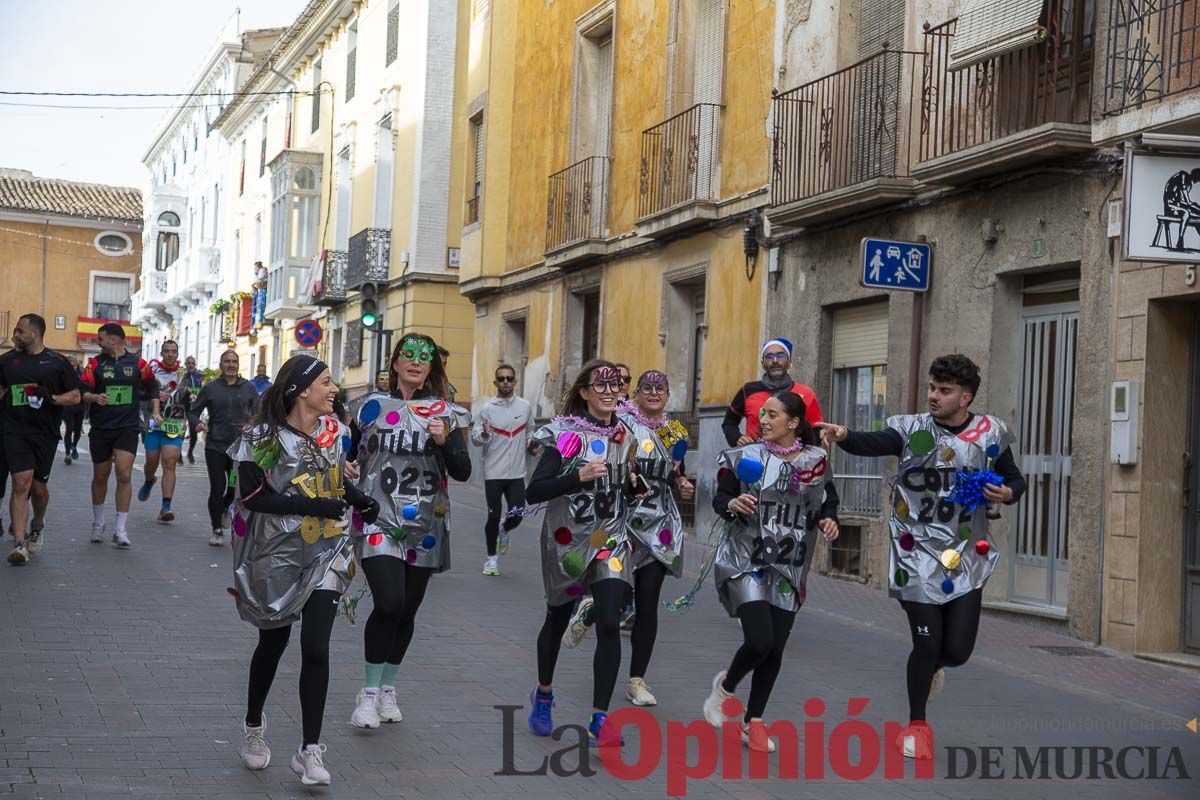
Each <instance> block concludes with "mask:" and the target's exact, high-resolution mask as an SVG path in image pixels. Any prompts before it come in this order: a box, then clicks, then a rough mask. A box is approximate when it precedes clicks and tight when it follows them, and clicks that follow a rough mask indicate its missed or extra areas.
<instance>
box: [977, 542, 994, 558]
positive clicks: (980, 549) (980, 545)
mask: <svg viewBox="0 0 1200 800" xmlns="http://www.w3.org/2000/svg"><path fill="white" fill-rule="evenodd" d="M991 549H992V546H991V545H990V544H988V543H987V539H980V540H979V541H978V542H976V543H975V552H976V553H978V554H979V555H981V556H986V555H987V554H988V551H989V550H991Z"/></svg>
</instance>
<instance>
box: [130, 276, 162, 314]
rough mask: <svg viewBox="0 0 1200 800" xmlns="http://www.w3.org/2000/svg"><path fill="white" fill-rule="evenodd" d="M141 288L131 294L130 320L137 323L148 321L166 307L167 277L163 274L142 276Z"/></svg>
mask: <svg viewBox="0 0 1200 800" xmlns="http://www.w3.org/2000/svg"><path fill="white" fill-rule="evenodd" d="M141 284H142V286H141V288H140V289H138V290H137V291H136V292H134V293H133V301H132V306H131V315H130V319H132V320H133V322H134V323H135V324H136V323H139V322H142V321H146V320H150V319H152V318H154V317H155V316H157V315H158V313H159V312H161V311H162V310H163V309H164V308H166V306H167V275H166V273H165V272H152V273H150V274H148V275H146V274H143V275H142V278H141Z"/></svg>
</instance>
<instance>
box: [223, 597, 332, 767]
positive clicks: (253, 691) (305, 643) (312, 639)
mask: <svg viewBox="0 0 1200 800" xmlns="http://www.w3.org/2000/svg"><path fill="white" fill-rule="evenodd" d="M340 597H341V595H340V594H338V593H337V592H333V591H329V590H327V589H318V590H317V591H315V592H313V593H312V596H311V597H309V598H308V602H307V603H305V604H304V611H303V613H302V616H301V618H300V716H301V718H302V720H303V726H304V742H303V745H304V746H305V747H307V746H308V745H310V744H319V743H320V741H321V718H322V717H323V716H324V715H325V695H326V693H327V692H328V690H329V635H330V633H332V631H333V621H334V619H336V618H337V609H338V599H339V598H340ZM291 635H292V626H291V625H285V626H284V627H282V628H270V629H268V630H260V631H259V632H258V647H256V648H254V656H253V657H252V658H251V659H250V682H249V686H248V688H247V690H246V724H247V725H249V726H250V727H258V726H259V725H262V710H263V705H265V704H266V702H267V693H268V692H270V691H271V682H272V681H274V680H275V670H276V668H278V667H279V659H281V658H282V657H283V651H284V650H285V649H286V648H287V645H288V639H289V638H290V637H291Z"/></svg>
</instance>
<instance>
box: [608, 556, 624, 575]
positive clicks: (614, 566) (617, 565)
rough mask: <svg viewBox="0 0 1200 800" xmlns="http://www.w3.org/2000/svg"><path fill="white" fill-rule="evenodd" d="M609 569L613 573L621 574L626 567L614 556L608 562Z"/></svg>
mask: <svg viewBox="0 0 1200 800" xmlns="http://www.w3.org/2000/svg"><path fill="white" fill-rule="evenodd" d="M608 568H609V569H611V570H612V571H613V572H620V571H621V570H622V569H624V567H623V566H622V565H621V559H619V558H617V557H616V556H613V557H612V558H610V559H609V560H608Z"/></svg>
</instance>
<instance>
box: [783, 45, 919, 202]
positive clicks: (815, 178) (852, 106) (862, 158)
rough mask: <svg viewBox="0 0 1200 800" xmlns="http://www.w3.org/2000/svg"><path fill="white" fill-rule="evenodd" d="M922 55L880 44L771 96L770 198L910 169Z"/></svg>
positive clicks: (800, 195)
mask: <svg viewBox="0 0 1200 800" xmlns="http://www.w3.org/2000/svg"><path fill="white" fill-rule="evenodd" d="M920 59H921V54H920V53H914V52H908V51H904V50H883V51H881V52H879V53H877V54H875V55H873V56H870V57H869V58H865V59H863V60H862V61H859V62H858V63H857V64H852V65H851V66H849V67H846V68H845V69H842V70H838V71H837V72H834V73H832V74H830V75H825V76H824V77H821V78H818V79H816V80H815V81H812V82H810V83H806V84H804V85H803V86H797V87H796V88H795V89H792V90H790V91H787V92H783V93H782V94H778V95H776V96H775V98H774V104H775V109H774V111H775V136H774V140H773V150H774V152H773V155H772V159H771V161H772V165H771V203H772V205H775V206H781V205H786V204H787V203H793V202H796V201H799V200H805V199H807V198H810V197H815V196H817V195H821V194H824V193H826V192H832V191H835V190H837V189H842V188H845V187H848V186H853V185H855V184H858V183H862V182H864V181H868V180H872V179H876V178H906V177H908V176H909V167H910V163H909V162H910V161H911V158H910V155H911V153H912V150H913V139H914V138H915V137H914V135H913V130H912V128H913V109H914V108H916V107H917V105H916V103H914V102H913V95H914V89H913V84H914V83H915V80H914V76H915V75H918V74H919V73H918V72H917V71H916V67H917V66H918V65H919V64H920Z"/></svg>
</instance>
